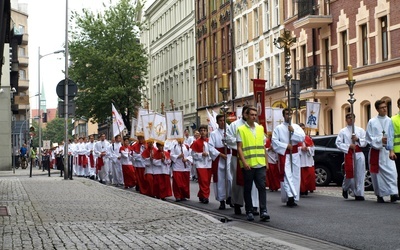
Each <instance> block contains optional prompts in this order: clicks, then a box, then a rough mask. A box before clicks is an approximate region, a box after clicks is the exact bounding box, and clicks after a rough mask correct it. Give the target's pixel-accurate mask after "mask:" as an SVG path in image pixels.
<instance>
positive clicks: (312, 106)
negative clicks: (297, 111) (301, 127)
mask: <svg viewBox="0 0 400 250" xmlns="http://www.w3.org/2000/svg"><path fill="white" fill-rule="evenodd" d="M306 107H307V112H306V124H305V125H306V128H309V129H318V123H319V111H320V108H321V103H319V102H306Z"/></svg>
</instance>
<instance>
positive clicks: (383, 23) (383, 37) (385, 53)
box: [381, 16, 389, 61]
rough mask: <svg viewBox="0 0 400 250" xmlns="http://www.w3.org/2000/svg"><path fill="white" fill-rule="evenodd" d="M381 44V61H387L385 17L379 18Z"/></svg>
mask: <svg viewBox="0 0 400 250" xmlns="http://www.w3.org/2000/svg"><path fill="white" fill-rule="evenodd" d="M381 36H382V37H381V43H382V61H387V59H388V54H389V52H388V29H387V17H386V16H384V17H381Z"/></svg>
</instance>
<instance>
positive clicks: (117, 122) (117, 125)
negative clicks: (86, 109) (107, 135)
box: [111, 103, 126, 136]
mask: <svg viewBox="0 0 400 250" xmlns="http://www.w3.org/2000/svg"><path fill="white" fill-rule="evenodd" d="M111 105H112V110H111V114H112V120H113V136H116V135H118V134H121V132H122V131H123V130H124V129H125V128H126V127H125V124H124V120H122V117H121V115H120V114H119V113H118V111H117V109H116V108H115V107H114V104H113V103H111Z"/></svg>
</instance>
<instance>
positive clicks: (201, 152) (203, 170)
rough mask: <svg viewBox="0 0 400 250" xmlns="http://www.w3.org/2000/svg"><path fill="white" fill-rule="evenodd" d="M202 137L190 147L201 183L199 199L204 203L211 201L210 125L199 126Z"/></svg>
mask: <svg viewBox="0 0 400 250" xmlns="http://www.w3.org/2000/svg"><path fill="white" fill-rule="evenodd" d="M199 132H200V138H198V139H197V140H195V141H194V142H193V143H192V145H191V146H190V148H191V149H192V152H191V155H192V157H193V163H194V164H195V166H196V170H197V177H198V183H199V192H198V193H197V196H198V197H199V201H200V202H201V203H204V204H208V203H209V196H210V185H211V175H212V172H211V163H212V159H211V156H210V152H209V150H210V148H211V146H210V145H209V144H208V136H207V135H208V126H207V125H200V127H199Z"/></svg>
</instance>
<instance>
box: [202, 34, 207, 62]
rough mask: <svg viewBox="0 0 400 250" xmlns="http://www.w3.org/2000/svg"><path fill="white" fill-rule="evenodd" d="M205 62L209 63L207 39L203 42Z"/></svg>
mask: <svg viewBox="0 0 400 250" xmlns="http://www.w3.org/2000/svg"><path fill="white" fill-rule="evenodd" d="M203 53H204V54H203V60H204V61H207V39H206V38H204V40H203Z"/></svg>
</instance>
